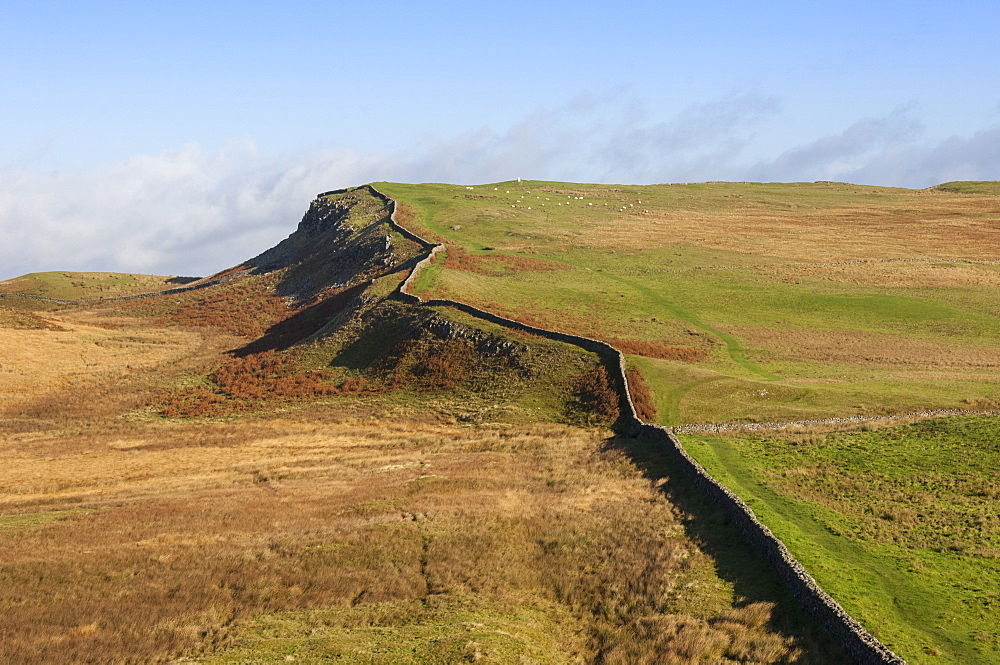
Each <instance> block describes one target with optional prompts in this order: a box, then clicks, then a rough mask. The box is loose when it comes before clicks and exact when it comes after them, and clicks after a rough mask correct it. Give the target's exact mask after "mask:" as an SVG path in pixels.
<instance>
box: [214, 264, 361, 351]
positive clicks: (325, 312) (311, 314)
mask: <svg viewBox="0 0 1000 665" xmlns="http://www.w3.org/2000/svg"><path fill="white" fill-rule="evenodd" d="M368 285H369V284H368V282H362V283H361V284H358V285H357V286H353V287H351V288H349V289H347V290H345V291H341V292H340V293H337V294H335V295H332V296H330V297H329V298H326V299H324V300H321V301H319V302H317V303H315V304H313V305H310V306H308V307H306V308H304V309H302V310H299V311H298V312H296V313H295V314H293V315H291V316H290V317H288V318H287V319H284V320H283V321H279V322H278V323H276V324H274V325H273V326H271V327H270V328H268V329H267V332H265V333H264V334H263V335H262V336H261V337H259V338H257V339H255V340H254V341H252V342H250V343H249V344H247V345H246V346H243V347H240V348H238V349H235V350H234V351H232V354H233V355H234V356H236V357H237V358H243V357H245V356H250V355H253V354H255V353H261V352H263V351H284V350H285V349H288V348H290V347H292V346H294V345H296V344H298V343H299V342H301V341H302V340H304V339H306V338H308V337H309V336H311V335H314V334H315V333H317V332H319V331H320V330H321V329H322V328H323V326H325V325H326V324H327V323H329V322H330V320H331V319H333V317H335V316H336V315H337V314H339V313H340V312H341V311H343V310H344V308H345V307H347V305H348V304H349V303H350V302H351V301H352V300H353V299H354V298H355V297H356V296H357V295H359V294H360V293H362V292H363V291H364V290H365V289H366V288H367V287H368Z"/></svg>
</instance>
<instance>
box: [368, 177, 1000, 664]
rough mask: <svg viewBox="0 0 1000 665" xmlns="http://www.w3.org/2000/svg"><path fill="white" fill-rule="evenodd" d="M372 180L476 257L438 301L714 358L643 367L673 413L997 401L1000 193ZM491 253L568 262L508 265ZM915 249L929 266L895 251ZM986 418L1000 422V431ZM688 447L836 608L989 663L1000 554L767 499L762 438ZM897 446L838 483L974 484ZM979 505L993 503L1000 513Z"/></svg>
mask: <svg viewBox="0 0 1000 665" xmlns="http://www.w3.org/2000/svg"><path fill="white" fill-rule="evenodd" d="M379 187H381V188H383V189H384V190H385V191H387V192H388V193H389V194H390V195H392V196H395V197H397V198H399V199H400V200H402V201H404V202H406V203H407V204H408V205H410V206H412V207H413V208H414V209H416V210H417V211H418V212H419V214H420V216H419V219H418V221H417V222H416V224H417V225H419V226H421V227H422V228H424V229H426V230H428V231H430V232H432V233H433V234H436V235H437V236H439V237H441V238H442V239H443V240H444V241H445V242H446V243H448V244H449V245H451V246H452V248H453V249H452V253H453V254H455V253H456V250H455V249H454V248H455V247H461V248H464V250H465V252H467V253H471V255H472V257H473V259H476V258H478V259H479V261H480V265H479V266H477V265H476V264H475V263H474V261H469V260H465V261H464V262H463V263H461V264H459V263H457V262H456V263H454V264H453V265H452V266H451V267H449V266H448V264H447V263H446V264H443V265H438V266H435V267H434V268H433V270H430V271H428V272H427V273H426V274H425V275H424V276H423V278H422V279H421V280H420V281H419V282H418V285H417V286H418V289H420V290H421V291H422V292H423V293H424V294H425V295H437V294H439V295H445V296H450V297H454V298H457V299H464V300H467V301H471V302H474V303H477V304H480V305H482V306H485V307H487V308H490V309H493V310H494V311H498V312H501V313H506V314H509V315H513V316H515V317H519V318H522V319H523V320H526V321H528V322H534V323H541V324H546V325H549V326H551V327H556V328H559V329H563V330H570V331H575V332H580V333H583V334H589V335H594V336H598V337H604V338H606V339H608V338H638V339H643V340H649V341H657V342H661V343H667V344H675V345H690V346H695V347H700V348H706V349H708V350H709V353H710V355H709V358H708V360H706V361H703V362H700V363H684V362H679V361H672V360H659V359H654V358H640V357H633V358H632V360H633V362H635V363H637V364H638V365H639V366H640V367H641V368H642V369H643V371H644V373H645V374H646V376H647V378H648V381H649V383H650V385H651V387H652V388H653V391H654V394H655V397H656V401H657V406H658V409H659V414H660V419H661V422H664V423H667V424H675V423H685V422H712V421H715V422H717V421H726V420H740V419H747V420H760V421H770V420H785V419H788V420H790V419H802V418H814V417H824V416H830V415H849V414H854V413H873V414H876V413H898V412H905V411H910V410H918V409H923V408H930V407H963V408H968V407H970V406H971V407H973V408H975V407H980V408H982V407H995V406H996V404H997V399H998V397H1000V386H998V384H997V382H996V370H995V368H996V367H997V364H998V360H1000V355H998V346H997V340H998V339H1000V298H998V296H997V294H998V290H997V288H996V287H997V286H998V285H1000V283H998V266H997V265H996V264H995V263H992V259H993V258H994V255H993V254H992V250H991V249H990V248H991V247H995V244H993V242H990V243H989V244H985V245H984V244H983V243H986V242H988V241H989V240H990V239H992V240H993V241H994V242H995V235H993V234H994V233H995V232H994V231H992V229H991V220H995V218H996V215H997V211H998V210H1000V201H998V200H997V199H996V197H995V194H996V191H995V187H994V184H993V183H978V184H976V183H950V184H949V186H947V187H942V188H939V189H938V190H935V191H910V190H890V189H886V188H872V187H858V186H854V185H845V184H838V183H818V184H815V185H810V184H786V185H772V184H701V185H687V186H652V187H606V186H597V185H577V184H572V185H569V184H559V183H540V182H525V183H520V184H518V183H510V182H508V183H497V184H492V185H486V186H477V187H475V188H474V190H473V191H469V190H468V189H467V188H466V187H459V186H453V185H398V184H381V185H379ZM529 191H530V194H529V193H528V192H529ZM508 192H509V193H508ZM580 196H583V197H584V199H583V200H582V201H581V199H579V198H577V197H580ZM536 197H537V198H536ZM640 199H641V200H642V204H641V206H642V208H641V210H642V211H643V212H641V213H638V212H636V211H635V206H636V205H638V204H637V202H638V201H639V200H640ZM543 202H544V203H545V205H544V207H543V206H542V205H541V204H542V203H543ZM557 202H558V203H561V204H563V205H555V204H556V203H557ZM628 202H633V207H632V208H630V209H629V210H626V211H624V212H621V211H620V207H621V206H622V204H623V203H625V204H627V203H628ZM567 203H568V205H566V204H567ZM605 203H607V204H609V205H605ZM588 204H593V205H588ZM529 205H530V206H531V210H528V206H529ZM646 210H649V211H650V212H649V213H647V212H645V211H646ZM992 224H993V226H995V222H992ZM496 254H503V255H507V256H522V257H530V258H533V259H544V260H547V261H555V262H559V263H561V264H562V265H563V266H564V268H565V269H564V270H558V271H544V272H540V271H530V270H511V269H503V270H500V269H497V268H496V261H495V260H494V259H492V258H491V257H492V256H493V255H496ZM900 258H906V259H919V260H916V261H883V260H884V259H900ZM859 259H860V260H864V261H865V262H864V263H852V264H845V265H812V264H819V263H822V264H830V263H835V262H841V261H855V260H859ZM926 259H930V260H926ZM938 259H940V260H938ZM945 259H948V260H945ZM470 266H471V269H470ZM483 268H485V269H483ZM983 426H984V427H985V428H986V429H987V431H991V432H992V431H996V425H995V423H991V422H987V423H986V424H984V425H983ZM905 438H906V437H904V439H905ZM692 443H693V445H692V453H693V454H695V456H696V457H698V458H699V459H700V460H702V461H703V462H705V463H706V464H707V465H708V466H709V467H710V468H711V469H712V470H713V472H715V473H717V474H718V475H719V477H720V478H721V479H723V480H724V481H725V482H727V483H728V484H730V485H731V486H732V487H734V489H736V490H737V491H738V492H740V493H741V494H743V495H744V496H745V497H746V498H747V499H748V500H749V501H750V502H751V504H753V505H754V507H755V509H758V510H759V511H760V513H761V514H762V515H763V517H764V519H765V521H766V522H767V523H768V524H770V525H772V526H773V527H774V528H775V530H776V531H777V532H779V534H780V535H781V536H782V537H783V538H784V539H786V542H788V544H789V546H790V547H791V548H792V550H793V552H795V554H796V555H797V556H799V557H801V558H802V560H803V561H804V562H805V563H806V565H807V566H808V567H809V568H810V569H811V570H815V571H816V572H817V576H818V577H820V579H821V582H822V583H823V584H824V585H825V586H828V587H829V588H830V590H831V591H832V592H833V593H834V595H835V596H836V597H838V598H839V599H841V600H842V601H844V602H845V604H847V605H848V607H849V609H851V611H853V612H857V613H858V615H859V616H860V617H861V618H862V619H863V620H864V621H865V623H866V624H867V625H868V626H869V627H871V628H872V629H873V630H874V632H876V633H877V634H879V635H880V636H882V637H884V638H885V639H886V641H887V642H889V643H890V644H893V645H895V646H897V647H898V648H899V649H900V650H901V651H902V653H903V654H904V655H906V656H907V657H908V658H910V659H911V660H912V661H913V662H923V661H922V659H923V658H930V659H931V660H929V661H928V662H941V659H942V658H944V659H947V658H951V659H952V660H951V662H980V661H981V660H982V659H983V658H984V657H986V655H988V654H990V653H994V652H996V645H997V636H998V633H1000V627H998V623H997V620H996V618H995V613H990V612H989V611H988V610H989V608H986V609H985V610H984V607H985V606H984V605H983V603H986V604H987V605H989V604H990V603H995V599H994V600H989V598H988V597H987V596H988V594H987V596H984V595H983V593H982V588H983V587H982V585H980V584H977V583H974V584H971V585H970V583H969V582H968V580H969V579H970V578H971V579H977V578H978V579H983V580H996V567H995V565H994V562H995V557H994V558H990V556H989V555H983V556H975V557H967V556H959V554H956V553H955V552H954V551H953V550H951V549H949V548H948V547H944V548H942V549H941V551H933V550H932V549H931V548H929V547H918V548H917V550H913V549H912V547H911V548H910V549H907V548H908V547H910V546H909V545H906V544H902V545H900V544H887V543H875V542H870V541H869V540H865V539H864V538H862V537H860V536H858V537H851V536H850V534H847V533H846V532H845V531H843V528H842V527H838V526H836V515H837V513H836V512H835V511H832V510H831V509H830V508H829V507H828V506H827V505H826V504H825V500H824V496H825V495H824V494H823V493H822V492H819V493H813V494H811V495H802V494H801V492H797V491H795V488H796V482H795V480H794V477H793V480H789V481H787V483H786V484H785V485H783V486H782V491H778V490H776V489H774V487H772V485H773V484H774V483H773V482H770V481H768V480H767V476H766V475H764V474H763V472H764V471H765V470H766V469H769V468H771V467H770V466H768V464H769V463H770V461H766V462H765V461H762V460H764V459H767V460H770V458H766V457H761V454H760V450H759V449H760V446H757V447H756V448H752V447H751V446H750V445H749V444H746V445H744V444H741V443H740V440H739V439H693V440H692ZM837 445H849V442H839V443H835V444H834V445H833V446H831V447H832V448H834V449H836V446H837ZM751 448H752V449H753V450H755V451H756V453H755V454H756V456H754V455H750V454H749V453H746V450H747V449H751ZM887 448H888V447H887V446H876V447H873V448H868V449H866V450H864V451H863V452H861V453H859V454H858V455H857V458H856V459H857V460H860V464H861V467H862V468H851V467H848V469H847V470H845V471H844V473H843V477H842V478H841V481H842V482H843V483H847V484H850V483H851V482H863V481H862V480H859V478H858V477H859V476H863V475H864V473H865V472H867V473H874V474H885V475H891V474H892V473H893V470H898V469H899V468H901V466H900V460H911V462H912V461H914V460H919V463H918V466H919V467H920V468H925V469H926V467H932V468H934V469H935V471H936V472H937V473H939V474H941V475H942V476H943V477H946V478H947V477H956V476H960V475H961V473H962V471H961V470H960V469H959V465H958V463H959V462H960V461H961V457H960V456H959V457H956V456H951V457H938V458H935V459H934V460H928V459H926V458H925V457H921V456H919V455H915V452H914V448H913V447H912V446H908V445H895V446H893V447H892V450H893V455H892V456H886V455H885V451H886V449H887ZM803 450H804V451H808V450H809V449H808V448H803ZM977 459H978V460H980V461H981V463H982V464H983V465H984V468H986V467H990V468H992V467H991V465H995V464H996V462H997V459H998V454H997V451H996V450H995V446H994V447H992V448H991V447H988V446H987V447H979V448H978V449H977ZM914 463H916V462H914ZM942 492H943V490H942V489H941V487H930V488H925V492H924V496H925V497H931V498H930V499H929V500H930V501H931V502H932V503H936V502H938V501H944V500H945V498H944V495H943V494H942ZM853 501H854V506H853V510H855V512H856V514H855V515H854V516H853V519H855V521H856V522H857V523H865V522H871V521H877V520H878V519H880V518H879V517H877V516H875V515H874V514H872V515H868V514H865V513H864V510H865V508H867V509H869V510H871V509H873V507H874V506H875V505H876V504H877V503H878V501H876V500H874V499H873V498H872V497H871V496H869V495H866V494H864V493H861V494H860V495H858V496H855V497H854V498H853ZM969 501H970V502H971V503H972V504H973V505H975V506H978V508H977V509H979V510H983V509H988V507H989V506H991V505H993V504H992V503H990V502H989V501H985V500H984V499H982V498H977V496H976V495H972V496H970V497H969ZM940 520H941V523H940V527H941V528H943V529H946V530H948V531H949V532H950V531H951V530H954V529H957V528H958V526H959V525H960V524H962V523H963V520H965V517H963V516H961V515H956V514H954V513H947V512H946V513H945V515H944V516H943V517H941V518H940ZM991 524H992V523H991ZM831 525H832V526H831ZM991 528H993V527H991ZM831 529H832V530H831ZM911 545H912V544H911ZM914 561H916V563H913V562H914ZM918 569H919V570H918ZM949 571H951V572H949ZM955 589H958V590H957V591H956V590H955ZM887 599H889V600H888V602H884V601H886V600H887ZM892 599H894V600H892ZM984 599H985V600H984Z"/></svg>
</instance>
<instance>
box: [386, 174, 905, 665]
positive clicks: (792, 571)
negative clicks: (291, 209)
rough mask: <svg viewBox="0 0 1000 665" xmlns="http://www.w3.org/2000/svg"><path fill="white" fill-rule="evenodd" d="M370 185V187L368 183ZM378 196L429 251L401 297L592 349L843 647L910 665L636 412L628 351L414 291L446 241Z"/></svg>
mask: <svg viewBox="0 0 1000 665" xmlns="http://www.w3.org/2000/svg"><path fill="white" fill-rule="evenodd" d="M369 187H370V186H369ZM370 188H371V191H372V192H373V194H374V195H375V196H378V197H379V198H381V199H382V200H384V201H385V202H386V204H387V205H388V206H389V209H390V211H391V212H390V216H389V220H390V225H391V226H392V228H393V229H395V230H396V231H398V232H399V233H401V234H403V235H404V236H406V237H407V238H409V239H411V240H413V241H415V242H418V243H420V244H421V245H422V246H423V247H425V248H426V250H427V253H426V254H425V255H424V256H423V257H422V258H420V259H419V260H418V261H416V262H415V263H414V264H413V268H412V269H411V271H410V274H409V275H408V276H407V278H406V279H405V280H404V281H403V282H402V283H401V284H400V285H399V287H397V290H396V293H397V296H398V297H399V298H400V299H402V300H404V301H406V302H410V303H414V304H420V305H426V306H447V307H453V308H455V309H458V310H460V311H463V312H466V313H468V314H471V315H473V316H476V317H478V318H481V319H484V320H486V321H490V322H492V323H497V324H499V325H503V326H507V327H509V328H513V329H516V330H522V331H525V332H529V333H532V334H534V335H539V336H541V337H545V338H548V339H553V340H557V341H560V342H566V343H568V344H575V345H577V346H580V347H582V348H584V349H586V350H587V351H592V352H594V353H596V354H598V356H600V358H601V359H602V360H603V362H604V363H605V364H606V366H607V368H608V370H609V371H610V374H611V377H612V380H613V381H614V383H615V384H616V387H617V389H618V393H619V397H620V400H621V412H622V421H623V422H624V423H625V425H626V427H627V429H628V430H629V431H630V433H631V434H632V435H634V436H645V437H648V438H650V439H652V440H654V441H658V442H660V443H661V444H662V445H663V450H664V453H665V454H667V455H669V456H670V457H671V458H672V459H673V460H674V461H675V462H676V464H677V466H678V467H679V468H680V469H682V470H683V472H684V473H685V475H687V476H688V477H689V478H690V479H691V480H692V481H693V483H694V484H695V486H696V487H698V488H699V489H700V490H701V491H703V492H705V493H706V494H708V495H709V496H710V497H711V498H712V499H713V500H714V501H715V502H716V503H717V504H718V505H719V506H720V507H721V508H722V510H723V511H725V513H726V515H727V516H728V517H729V519H730V520H732V522H733V523H734V524H735V525H736V526H737V528H738V529H739V530H740V532H741V533H742V534H743V536H744V538H746V540H747V542H749V543H750V545H751V546H753V547H754V548H755V549H756V550H757V551H759V552H760V553H761V554H762V555H763V556H764V557H765V559H767V561H769V562H770V563H771V565H772V566H773V567H774V569H775V570H776V571H777V573H778V577H779V578H780V579H781V581H782V582H783V583H784V584H785V586H786V587H788V589H789V591H791V593H792V595H794V596H795V597H796V598H797V599H798V600H799V602H801V603H802V605H803V606H804V607H805V608H806V609H807V610H809V612H810V613H811V614H812V615H813V616H814V617H816V619H817V620H818V621H819V622H820V624H821V625H822V626H823V627H824V628H825V629H826V630H827V631H828V632H829V633H830V635H832V636H833V637H834V638H835V639H836V640H837V641H838V642H839V643H840V644H841V645H842V646H843V647H844V650H845V651H846V652H847V653H848V654H850V656H851V657H852V658H853V659H854V660H855V662H857V663H858V664H859V665H906V661H904V660H903V659H902V658H900V657H899V656H897V655H896V654H894V653H893V652H892V651H891V650H889V648H888V647H886V646H885V645H884V644H882V643H881V642H879V641H878V640H877V639H875V637H874V636H873V635H871V634H870V633H869V632H868V631H867V630H865V628H864V627H863V626H862V625H861V624H859V623H858V622H857V621H856V620H855V619H854V618H853V617H851V616H850V615H849V614H848V613H847V612H846V611H844V608H842V607H841V606H840V604H839V603H837V601H835V600H834V599H833V598H832V597H831V596H830V595H829V594H828V593H826V592H825V591H823V590H822V589H821V588H820V587H819V585H818V584H817V583H816V580H814V579H813V577H812V576H811V575H810V574H809V573H808V572H807V571H806V569H805V568H804V567H803V566H802V564H800V563H799V562H798V561H797V560H796V559H795V557H793V556H792V554H791V553H790V552H789V551H788V548H787V547H785V544H784V543H783V542H781V540H779V539H778V538H777V537H776V536H775V535H774V534H773V533H771V530H770V529H768V528H767V527H766V526H764V524H762V523H761V522H760V521H759V520H758V519H757V517H756V515H754V512H753V510H751V509H750V507H749V506H747V505H746V503H744V502H743V500H742V499H740V498H739V497H738V496H736V494H734V493H733V492H732V491H731V490H730V489H729V488H727V487H725V486H724V485H722V484H721V483H719V482H718V481H717V480H715V479H714V478H712V476H711V475H709V473H708V472H707V471H705V469H704V467H702V466H701V465H700V464H699V463H698V462H697V461H696V460H695V459H694V458H693V457H691V456H690V455H689V454H688V452H687V451H686V450H685V449H684V446H682V445H681V442H680V441H679V440H678V439H677V437H676V436H675V435H674V434H673V432H671V431H669V430H668V429H667V428H664V427H661V426H659V425H650V424H648V423H645V422H643V421H642V420H641V419H640V418H639V416H638V415H637V413H636V410H635V405H634V404H633V402H632V396H631V393H630V391H629V387H628V378H627V377H626V375H625V356H624V355H623V354H622V353H621V352H620V351H619V350H618V349H616V348H614V347H613V346H611V345H610V344H608V343H606V342H602V341H600V340H596V339H590V338H589V337H582V336H580V335H571V334H568V333H563V332H559V331H556V330H546V329H544V328H536V327H534V326H529V325H527V324H524V323H521V322H520V321H514V320H513V319H508V318H505V317H502V316H498V315H497V314H494V313H492V312H488V311H486V310H483V309H479V308H478V307H474V306H472V305H469V304H466V303H462V302H458V301H455V300H446V299H430V300H425V299H423V298H421V297H420V296H417V295H415V294H413V293H410V287H411V286H412V283H413V280H414V279H415V278H416V275H417V273H418V272H419V271H420V269H421V268H423V267H424V266H426V265H429V264H430V263H431V261H432V260H433V259H434V256H436V255H437V253H438V252H440V251H442V250H443V249H444V246H443V245H440V244H435V243H431V242H428V241H427V240H425V239H423V238H421V237H420V236H418V235H416V234H414V233H412V232H410V231H409V230H407V229H405V228H403V227H402V226H400V225H399V223H398V222H397V221H396V202H395V201H394V200H393V199H390V198H389V197H387V196H385V195H384V194H382V193H381V192H378V191H377V190H376V189H375V188H374V187H370Z"/></svg>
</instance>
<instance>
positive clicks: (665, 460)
mask: <svg viewBox="0 0 1000 665" xmlns="http://www.w3.org/2000/svg"><path fill="white" fill-rule="evenodd" d="M603 449H604V450H605V451H617V452H620V453H622V454H624V455H625V456H626V457H627V458H628V459H629V460H631V461H632V463H633V464H635V466H636V467H637V468H638V469H639V470H640V471H641V472H642V474H643V475H644V476H645V477H646V478H648V479H649V480H650V481H651V482H652V483H653V484H654V485H655V486H657V487H658V489H659V491H660V492H662V493H663V494H664V496H666V497H667V499H669V500H670V502H671V503H673V504H674V505H675V506H677V508H678V510H679V511H680V512H681V514H682V519H681V521H682V524H683V525H684V530H685V533H686V535H687V536H688V537H689V538H690V539H691V540H692V541H693V542H695V543H697V544H698V546H699V547H700V548H701V550H702V551H703V552H704V553H705V554H707V555H708V556H710V557H711V558H712V559H713V561H714V562H715V565H716V573H717V575H718V576H719V578H720V579H722V580H724V581H725V582H727V583H728V584H731V585H732V587H733V593H734V596H735V597H736V598H737V601H738V602H739V603H740V604H749V603H755V602H770V603H776V604H777V605H776V608H775V611H774V614H773V616H772V619H771V622H770V624H769V627H770V628H771V629H772V630H774V631H775V632H777V633H780V634H782V635H787V636H789V637H792V638H793V639H795V641H796V642H797V643H798V644H799V645H800V646H801V647H802V648H803V649H804V650H805V654H804V655H803V658H802V659H799V660H797V661H795V662H798V663H831V664H833V663H838V664H839V663H849V662H851V660H852V659H851V658H850V657H849V656H848V655H847V654H846V653H845V652H844V650H843V649H842V648H841V647H840V645H839V644H837V642H836V641H835V640H834V639H833V638H832V637H831V636H830V635H829V634H828V633H827V632H826V631H825V630H823V628H822V627H821V626H820V625H819V623H818V622H817V621H815V620H813V618H812V616H811V615H810V614H809V612H807V611H806V609H805V608H804V607H803V606H802V604H801V603H800V602H799V601H798V600H797V599H796V598H795V597H794V596H793V595H792V594H791V593H790V592H789V591H788V589H787V588H786V587H785V585H784V584H783V583H782V582H781V580H780V579H779V578H778V576H777V574H776V573H775V572H774V569H773V567H772V566H771V564H770V563H769V562H768V561H767V560H766V559H765V558H764V557H763V556H762V555H761V554H760V553H759V552H757V550H756V549H755V548H753V547H751V546H750V545H749V544H748V543H747V541H746V540H745V538H744V537H743V536H742V534H741V533H740V531H739V529H738V528H737V527H736V525H735V524H734V523H733V522H732V520H731V519H730V518H729V517H728V516H727V515H726V513H725V511H724V510H723V509H722V508H721V507H720V506H719V504H718V503H717V502H716V501H714V500H712V499H711V498H710V497H709V496H707V495H706V494H705V492H703V491H701V490H699V489H698V488H697V487H696V486H695V484H694V483H693V482H692V481H691V480H690V479H689V478H688V477H687V476H686V474H684V473H683V471H682V470H681V469H680V467H679V466H678V465H677V464H676V463H675V462H673V461H672V460H671V457H670V455H668V454H667V453H666V451H665V450H663V446H662V444H661V443H659V442H657V441H655V440H652V439H649V438H646V437H629V436H622V435H620V434H619V435H618V436H615V437H613V438H610V439H606V440H605V441H604V445H603Z"/></svg>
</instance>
